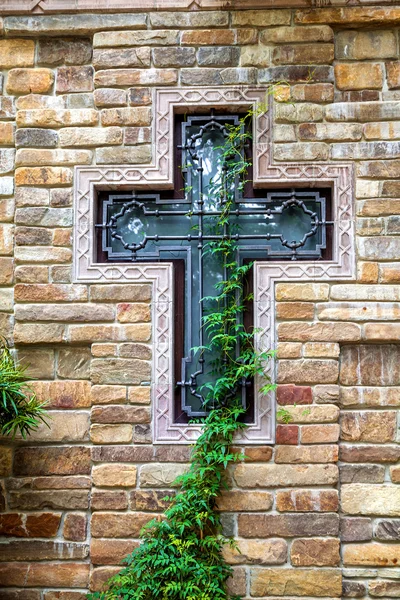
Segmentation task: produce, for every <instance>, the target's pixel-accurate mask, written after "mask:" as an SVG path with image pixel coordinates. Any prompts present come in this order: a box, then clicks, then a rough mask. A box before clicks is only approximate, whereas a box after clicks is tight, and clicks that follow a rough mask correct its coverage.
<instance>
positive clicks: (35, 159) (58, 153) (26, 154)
mask: <svg viewBox="0 0 400 600" xmlns="http://www.w3.org/2000/svg"><path fill="white" fill-rule="evenodd" d="M92 156H93V153H92V152H91V151H90V150H60V149H57V150H42V149H41V150H36V149H27V148H22V149H19V150H17V154H16V160H15V164H16V165H21V166H26V165H31V166H38V165H43V166H44V167H45V169H48V167H47V165H56V166H57V165H71V166H75V165H90V164H91V162H92ZM52 176H53V174H52V175H51V176H50V177H52ZM63 181H64V180H63ZM68 181H69V180H68ZM35 185H36V184H35ZM42 185H43V184H42ZM61 185H63V183H61Z"/></svg>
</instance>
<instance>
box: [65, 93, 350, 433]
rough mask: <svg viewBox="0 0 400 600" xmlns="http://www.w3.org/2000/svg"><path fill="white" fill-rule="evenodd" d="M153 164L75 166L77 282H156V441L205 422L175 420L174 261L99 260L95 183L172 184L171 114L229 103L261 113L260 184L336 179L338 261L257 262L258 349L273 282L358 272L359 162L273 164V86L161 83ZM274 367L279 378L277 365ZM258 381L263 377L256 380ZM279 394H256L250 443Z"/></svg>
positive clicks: (269, 420)
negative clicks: (262, 108) (267, 106)
mask: <svg viewBox="0 0 400 600" xmlns="http://www.w3.org/2000/svg"><path fill="white" fill-rule="evenodd" d="M154 94H155V97H154V103H153V106H154V126H153V148H154V149H155V150H154V151H155V156H154V162H153V164H152V165H146V166H143V165H140V166H139V165H129V166H121V167H114V166H110V167H107V166H105V167H76V169H75V170H76V177H75V197H74V210H75V232H74V234H75V235H74V245H75V246H74V281H76V282H88V283H96V282H105V281H110V282H121V283H128V282H129V283H132V282H138V283H139V282H140V283H146V282H147V283H151V284H152V286H153V296H152V298H153V305H152V309H153V377H152V401H153V439H154V443H171V442H173V443H190V442H193V440H195V439H196V437H197V436H198V434H199V427H197V426H193V425H175V424H174V423H173V421H172V406H173V382H172V372H173V368H172V360H173V352H172V344H173V340H172V329H173V327H172V315H173V306H172V301H173V289H172V267H171V266H170V265H168V264H162V265H161V264H159V263H152V264H141V265H140V264H136V265H132V264H129V263H119V264H110V263H106V264H99V263H96V262H95V260H94V236H93V224H94V208H95V203H96V192H97V190H104V189H110V190H111V189H124V188H125V189H132V188H135V189H149V188H152V189H157V188H159V189H167V188H171V187H172V186H173V179H172V177H173V144H174V140H173V115H174V113H175V112H179V111H183V110H185V111H188V110H193V111H196V110H198V107H199V106H203V107H204V106H206V107H208V108H211V107H212V106H223V107H224V109H225V110H238V109H240V108H242V109H245V110H247V109H249V108H252V109H254V111H255V114H256V115H257V116H256V118H255V119H254V123H253V129H254V131H253V134H254V138H253V139H254V158H255V160H254V167H253V168H254V184H255V185H256V186H258V187H267V186H276V185H282V184H283V183H284V184H285V185H286V186H287V185H290V183H294V184H296V185H307V184H308V185H310V183H311V182H318V184H319V185H323V186H331V187H332V197H333V217H334V219H335V223H336V226H335V234H334V237H335V239H334V249H335V255H334V258H333V260H331V261H326V262H313V263H308V262H307V263H306V262H301V263H300V262H296V263H293V262H290V263H288V262H286V263H284V262H282V263H275V262H274V263H271V262H267V261H266V262H258V263H257V266H256V269H255V290H256V295H255V302H256V311H255V314H256V323H255V326H256V327H257V328H259V329H260V331H261V333H260V335H259V336H258V339H257V346H258V347H259V348H264V349H268V348H272V347H273V344H274V328H273V326H272V324H273V323H274V302H273V299H274V284H275V282H276V281H277V280H279V281H284V280H287V279H289V280H293V281H295V280H302V281H304V279H307V280H311V281H312V280H316V279H317V280H321V279H331V280H335V279H342V278H352V277H353V276H354V273H355V256H354V231H353V225H354V217H353V202H352V197H353V169H352V166H351V165H336V164H325V165H323V164H321V165H319V164H315V163H314V164H309V163H301V164H299V163H293V164H273V162H272V157H271V149H272V142H271V139H272V138H271V135H270V134H271V124H272V110H269V111H268V112H266V113H259V111H258V110H257V107H258V106H259V105H260V104H261V105H264V103H265V100H266V98H267V88H260V87H257V88H254V87H250V88H209V89H205V88H202V89H197V88H192V89H186V88H185V89H180V88H171V89H162V90H156V91H155V92H154ZM267 368H269V370H270V372H269V373H268V374H269V375H270V376H271V378H272V379H274V373H273V368H272V365H270V366H269V367H267ZM257 384H258V385H260V384H261V382H257ZM273 400H274V398H273V394H270V395H268V396H261V395H260V394H259V395H256V406H255V415H256V418H255V422H254V424H252V425H251V426H250V427H249V428H248V429H247V430H246V431H245V433H244V434H243V438H242V441H243V442H244V443H249V444H259V443H263V444H265V443H273V441H274V433H275V419H274V416H275V412H274V404H275V403H274V401H273Z"/></svg>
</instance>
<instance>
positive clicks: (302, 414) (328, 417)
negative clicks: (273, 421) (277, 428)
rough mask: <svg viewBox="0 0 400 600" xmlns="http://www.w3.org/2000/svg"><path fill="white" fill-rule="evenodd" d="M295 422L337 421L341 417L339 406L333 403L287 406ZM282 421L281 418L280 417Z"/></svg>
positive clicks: (292, 420)
mask: <svg viewBox="0 0 400 600" xmlns="http://www.w3.org/2000/svg"><path fill="white" fill-rule="evenodd" d="M285 409H286V410H287V411H288V412H289V413H290V416H291V422H293V423H335V422H337V421H338V419H339V414H340V411H339V408H338V407H337V406H334V405H332V404H324V405H323V406H321V405H309V406H289V405H288V406H286V407H285ZM278 421H279V422H281V419H279V418H278Z"/></svg>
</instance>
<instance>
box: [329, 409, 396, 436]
mask: <svg viewBox="0 0 400 600" xmlns="http://www.w3.org/2000/svg"><path fill="white" fill-rule="evenodd" d="M396 430H397V425H396V414H395V412H392V411H365V412H345V413H343V415H342V418H341V439H342V440H344V441H352V442H373V443H385V442H393V441H394V440H395V437H396Z"/></svg>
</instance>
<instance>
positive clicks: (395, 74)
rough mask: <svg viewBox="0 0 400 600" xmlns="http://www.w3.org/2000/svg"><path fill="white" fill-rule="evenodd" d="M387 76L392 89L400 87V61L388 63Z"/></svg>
mask: <svg viewBox="0 0 400 600" xmlns="http://www.w3.org/2000/svg"><path fill="white" fill-rule="evenodd" d="M386 76H387V82H388V87H389V89H390V90H393V89H394V90H397V89H399V88H400V61H391V62H388V63H386Z"/></svg>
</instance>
